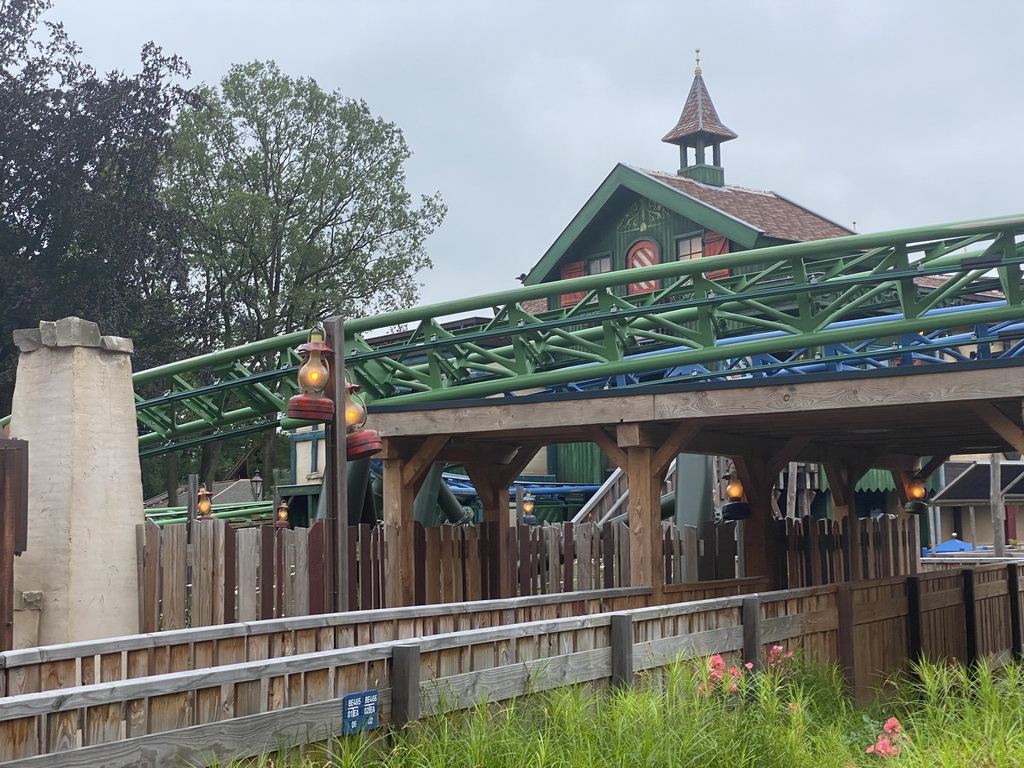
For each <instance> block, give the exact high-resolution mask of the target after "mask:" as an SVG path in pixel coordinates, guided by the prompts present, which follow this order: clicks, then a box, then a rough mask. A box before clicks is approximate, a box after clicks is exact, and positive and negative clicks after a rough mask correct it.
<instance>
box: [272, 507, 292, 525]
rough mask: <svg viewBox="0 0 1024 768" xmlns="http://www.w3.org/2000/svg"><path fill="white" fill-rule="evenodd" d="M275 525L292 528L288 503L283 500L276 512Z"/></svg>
mask: <svg viewBox="0 0 1024 768" xmlns="http://www.w3.org/2000/svg"><path fill="white" fill-rule="evenodd" d="M274 527H275V528H291V524H290V523H289V522H288V503H287V502H284V501H282V502H281V504H280V505H279V506H278V508H277V512H276V513H275V514H274Z"/></svg>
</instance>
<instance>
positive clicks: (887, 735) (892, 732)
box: [864, 717, 910, 757]
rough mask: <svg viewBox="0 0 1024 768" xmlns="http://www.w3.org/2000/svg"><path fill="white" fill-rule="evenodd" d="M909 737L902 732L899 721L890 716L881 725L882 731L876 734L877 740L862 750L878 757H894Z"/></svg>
mask: <svg viewBox="0 0 1024 768" xmlns="http://www.w3.org/2000/svg"><path fill="white" fill-rule="evenodd" d="M909 740H910V737H909V736H907V734H905V733H903V730H902V726H900V721H899V720H897V719H896V718H895V717H890V718H889V719H888V720H886V721H885V725H883V726H882V733H880V734H878V741H877V742H875V743H874V744H872V745H871V746H870V747H868V748H867V749H865V750H864V752H865V753H866V754H869V755H871V754H875V755H878V756H879V757H896V756H897V755H899V753H900V747H901V746H902V744H903V743H904V742H906V741H909Z"/></svg>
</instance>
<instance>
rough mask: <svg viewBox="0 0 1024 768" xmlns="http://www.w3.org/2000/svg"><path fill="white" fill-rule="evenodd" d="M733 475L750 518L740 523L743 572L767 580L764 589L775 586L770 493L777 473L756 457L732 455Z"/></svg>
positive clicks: (772, 508)
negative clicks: (742, 492)
mask: <svg viewBox="0 0 1024 768" xmlns="http://www.w3.org/2000/svg"><path fill="white" fill-rule="evenodd" d="M733 463H734V464H735V466H736V475H737V476H738V477H739V480H740V482H741V483H742V484H743V491H744V495H745V496H746V499H747V503H748V504H750V517H748V518H747V519H746V520H744V521H743V522H742V523H741V525H742V526H743V564H744V573H743V575H744V576H746V577H748V578H750V577H754V576H762V577H765V578H767V579H768V582H769V584H768V588H769V589H776V588H778V586H779V585H778V584H777V583H776V582H777V581H778V574H777V572H776V571H777V568H776V567H775V566H776V563H777V560H778V558H779V557H782V556H783V555H782V553H781V552H777V551H776V549H777V547H776V544H777V540H778V537H777V536H776V535H775V530H774V522H775V511H774V505H773V504H772V494H773V492H774V487H775V479H776V477H777V476H778V472H777V471H775V472H772V471H771V468H770V467H769V462H768V461H767V460H766V459H765V458H763V457H758V456H735V457H733Z"/></svg>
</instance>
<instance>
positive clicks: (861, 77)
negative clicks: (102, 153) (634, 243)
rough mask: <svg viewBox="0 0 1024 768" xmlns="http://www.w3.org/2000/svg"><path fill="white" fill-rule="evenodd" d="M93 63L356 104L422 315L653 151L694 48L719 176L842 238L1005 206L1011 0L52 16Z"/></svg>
mask: <svg viewBox="0 0 1024 768" xmlns="http://www.w3.org/2000/svg"><path fill="white" fill-rule="evenodd" d="M53 5H54V7H53V9H52V10H51V11H50V13H49V14H48V16H47V18H49V19H51V20H55V21H63V22H64V23H65V26H66V28H67V30H68V32H69V34H70V35H71V37H72V38H73V39H74V40H76V41H77V42H78V43H79V44H80V45H81V46H82V47H83V48H84V52H85V57H86V59H87V60H89V61H90V62H91V63H92V64H93V65H94V66H96V67H97V68H98V69H100V70H103V71H106V70H110V69H120V70H125V71H128V72H135V71H137V68H138V66H137V62H138V53H139V50H140V48H141V46H142V44H143V43H145V42H146V41H148V40H153V41H154V42H156V43H157V44H158V45H160V46H162V47H163V48H164V50H165V51H166V52H169V53H177V54H179V55H181V56H183V57H184V58H185V59H186V60H187V61H188V62H189V63H190V64H191V66H192V70H193V75H194V80H195V81H196V82H207V83H211V84H212V83H216V82H217V81H218V80H219V79H220V78H221V76H223V75H224V74H225V73H226V71H227V70H228V68H229V67H230V65H231V64H235V63H244V62H248V61H253V60H266V59H273V60H274V61H276V62H277V63H278V65H279V66H280V68H281V69H282V70H283V71H284V72H285V73H287V74H289V75H292V76H296V77H298V76H310V77H313V78H314V79H316V80H317V82H318V83H319V84H320V85H321V87H323V88H325V89H327V90H337V91H338V92H340V93H341V94H343V95H345V96H350V97H354V98H360V99H364V100H365V101H366V102H367V103H368V105H369V107H370V109H371V111H372V112H373V113H374V114H375V115H378V116H381V117H384V118H385V119H387V120H390V121H393V122H394V123H396V124H397V125H398V126H399V127H400V128H401V129H402V131H403V132H404V134H405V137H406V140H407V142H408V144H409V146H410V148H411V149H412V151H413V153H414V157H413V158H412V160H411V161H410V162H409V164H408V166H407V175H408V182H409V186H410V189H411V190H412V191H413V192H414V193H416V194H419V193H432V192H434V191H440V192H441V194H442V196H443V198H444V200H445V202H446V203H447V205H448V217H447V219H446V220H445V222H444V224H443V225H442V226H441V228H440V229H439V230H438V231H437V232H436V233H435V234H434V235H433V236H432V237H431V238H430V239H429V240H428V243H427V245H428V250H429V253H430V255H431V257H432V259H433V261H434V269H433V270H430V271H426V272H424V273H422V274H421V275H420V279H421V282H422V283H423V288H422V298H423V301H424V302H430V303H433V302H439V301H444V300H446V299H450V298H461V297H464V296H472V295H475V294H479V293H483V292H490V291H499V290H506V289H509V288H514V287H516V286H518V285H519V283H518V282H517V281H516V280H515V279H514V278H515V276H516V275H518V274H519V273H520V272H526V271H529V268H530V267H531V266H532V265H533V264H534V263H535V262H536V261H537V260H538V259H539V258H540V257H541V256H542V255H543V253H544V251H545V250H546V249H547V248H548V246H550V245H551V243H552V242H553V241H554V240H555V238H556V237H557V236H558V234H559V233H560V232H561V231H562V229H563V228H564V227H565V226H566V225H567V224H568V223H569V220H570V219H571V218H572V216H573V215H574V214H575V213H576V212H577V211H578V210H579V209H580V208H581V207H582V206H583V204H584V203H585V202H586V200H587V198H588V197H589V195H590V194H591V193H592V192H593V191H594V189H595V188H596V187H597V186H598V185H599V184H600V183H601V181H602V180H603V179H604V177H605V176H606V175H607V174H608V173H609V172H610V171H611V169H612V168H613V167H614V165H615V164H616V163H617V162H623V163H627V164H630V165H636V166H640V167H643V168H650V169H655V170H665V171H674V170H675V169H676V168H677V167H678V150H677V148H676V147H675V146H672V145H669V144H663V143H662V142H661V141H660V139H661V137H662V136H663V135H664V134H665V133H667V132H668V130H669V129H671V128H672V127H673V126H674V125H675V122H676V120H677V119H678V117H679V112H680V111H681V109H682V106H683V102H684V100H685V98H686V94H687V92H688V91H689V88H690V83H691V81H692V79H693V69H694V49H695V48H698V47H699V48H701V50H702V53H701V66H702V68H703V74H704V80H705V83H706V84H707V87H708V90H709V92H710V94H711V97H712V99H713V101H714V103H715V106H716V108H717V110H718V114H719V116H720V118H721V119H722V122H723V123H724V124H725V125H727V126H728V127H729V128H731V129H732V130H733V131H734V132H736V133H738V134H739V138H738V139H736V140H735V141H731V142H728V143H726V144H725V145H723V148H722V159H723V165H724V166H725V170H726V182H727V183H729V184H738V185H741V186H745V187H752V188H756V189H770V190H774V191H776V192H779V193H780V194H782V195H785V196H786V197H789V198H790V199H792V200H794V201H796V202H798V203H800V204H801V205H804V206H806V207H808V208H810V209H812V210H814V211H816V212H818V213H820V214H823V215H825V216H828V217H829V218H832V219H834V220H836V221H838V222H840V223H842V224H845V225H848V226H849V225H852V224H853V223H854V222H856V229H857V230H858V231H860V232H876V231H883V230H889V229H902V228H905V227H914V226H924V225H928V224H940V223H946V222H950V221H959V220H964V219H972V218H981V217H988V216H999V215H1004V214H1010V213H1021V212H1024V201H1022V199H1021V197H1022V196H1021V179H1022V178H1024V146H1022V138H1021V132H1022V123H1024V121H1022V118H1024V98H1022V92H1024V85H1022V80H1021V54H1020V47H1021V43H1020V40H1021V30H1022V29H1024V3H1020V2H1016V0H1002V1H999V0H975V1H974V2H969V3H968V2H945V1H942V0H930V1H925V0H898V1H897V0H855V1H853V2H851V1H850V0H841V1H838V2H833V1H832V0H806V1H804V2H796V1H792V2H788V1H783V0H775V1H769V0H757V1H754V0H750V1H742V0H729V1H728V2H726V1H725V0H707V1H700V0H635V1H631V2H625V1H624V0H623V1H620V2H611V1H607V0H606V1H603V2H602V1H600V0H590V1H588V2H584V1H583V0H514V1H510V0H505V1H504V2H500V3H499V2H490V1H489V0H407V1H405V2H402V1H399V0H53Z"/></svg>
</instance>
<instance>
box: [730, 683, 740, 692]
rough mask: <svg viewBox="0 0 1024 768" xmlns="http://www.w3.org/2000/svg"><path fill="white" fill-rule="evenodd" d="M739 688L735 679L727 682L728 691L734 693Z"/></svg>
mask: <svg viewBox="0 0 1024 768" xmlns="http://www.w3.org/2000/svg"><path fill="white" fill-rule="evenodd" d="M738 690H739V685H738V684H737V682H736V681H735V680H733V681H732V682H731V683H729V693H736V691H738Z"/></svg>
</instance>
